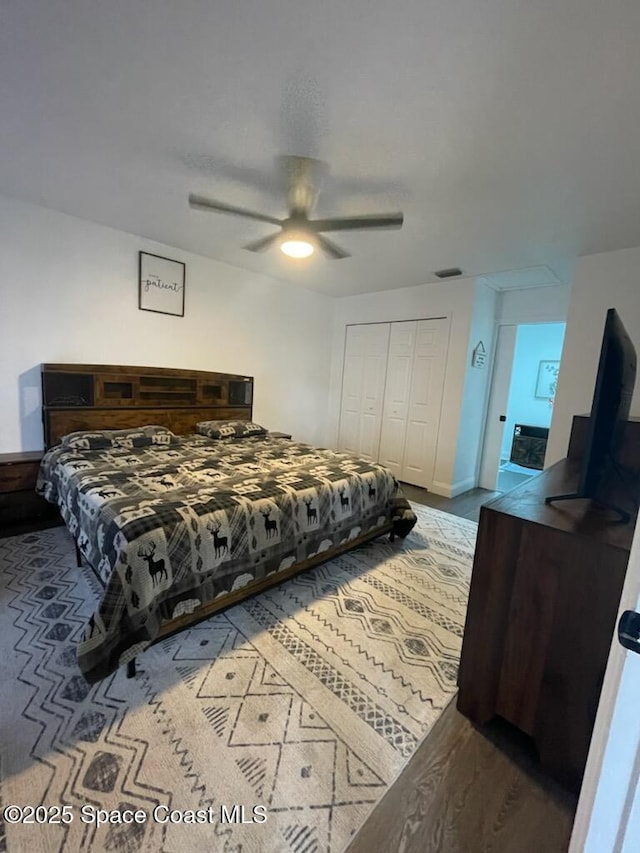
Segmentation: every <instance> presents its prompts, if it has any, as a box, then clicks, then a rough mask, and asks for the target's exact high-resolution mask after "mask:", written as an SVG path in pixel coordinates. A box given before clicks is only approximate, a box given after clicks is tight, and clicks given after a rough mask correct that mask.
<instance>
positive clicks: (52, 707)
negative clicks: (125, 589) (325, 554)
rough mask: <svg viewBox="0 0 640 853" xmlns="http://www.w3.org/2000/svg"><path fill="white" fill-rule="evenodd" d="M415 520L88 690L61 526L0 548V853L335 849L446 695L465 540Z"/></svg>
mask: <svg viewBox="0 0 640 853" xmlns="http://www.w3.org/2000/svg"><path fill="white" fill-rule="evenodd" d="M413 508H414V510H415V511H416V514H417V516H418V523H417V525H416V526H415V527H414V529H413V531H412V532H411V534H410V535H409V536H408V537H407V538H406V539H405V540H404V541H402V540H400V541H399V540H396V542H395V543H390V542H389V541H388V539H386V538H384V539H379V540H377V541H375V542H372V543H368V544H366V545H364V546H363V547H361V548H359V549H358V550H356V551H353V552H351V553H349V554H344V555H342V556H340V557H337V558H335V559H334V560H332V561H330V562H329V563H326V564H325V565H322V566H319V567H317V568H315V569H312V570H310V571H308V572H306V573H304V574H302V575H299V576H298V577H296V578H293V579H291V580H289V581H286V582H285V583H283V584H281V585H280V586H279V587H276V588H274V589H271V590H267V591H266V592H263V593H261V594H259V595H258V596H255V597H254V598H251V599H248V600H246V601H244V602H243V603H241V604H238V605H235V606H234V607H232V608H230V609H228V610H227V611H225V612H224V613H220V614H217V615H215V616H212V617H211V618H209V619H208V620H207V621H206V622H202V623H200V624H199V625H198V626H195V627H193V628H190V629H187V630H185V631H183V632H182V633H180V634H178V635H176V636H174V637H171V638H168V639H167V640H165V641H163V642H161V643H159V644H158V645H156V646H154V647H152V648H150V649H149V650H147V651H146V652H145V653H144V654H143V655H141V656H140V657H139V658H138V670H139V671H138V673H137V675H136V677H135V678H134V679H127V678H126V674H125V672H124V671H118V672H117V673H116V674H115V675H111V676H109V677H108V678H106V679H105V680H104V681H102V682H100V683H99V684H96V685H93V686H90V685H88V684H87V683H86V682H85V681H84V679H83V677H82V675H81V674H80V671H79V670H78V668H77V664H76V660H75V643H76V642H77V640H78V639H79V637H80V635H81V632H82V628H83V625H84V624H85V622H86V620H87V618H88V616H89V615H90V613H91V602H92V600H93V598H94V596H95V594H96V590H95V588H94V586H93V584H94V583H95V581H94V580H93V578H92V575H91V573H90V571H89V570H80V569H78V568H76V566H75V555H74V549H73V545H72V541H71V538H70V536H69V534H68V533H67V531H66V529H65V528H55V529H52V530H45V531H42V532H38V533H31V534H28V535H24V536H17V537H11V538H8V539H2V540H0V649H1V661H0V679H1V680H0V685H1V688H0V691H1V694H2V695H1V702H0V738H1V752H0V782H1V785H0V799H1V802H0V808H1V809H2V811H3V814H4V824H3V825H2V826H0V851H4V850H8V851H9V853H13V851H27V850H28V851H74V852H75V851H79V850H80V849H83V848H85V847H87V848H90V849H91V850H92V851H96V850H98V851H102V850H104V851H118V853H134V851H167V853H173V851H176V853H178V851H180V852H181V851H207V853H209V851H213V853H268V851H273V853H276V851H277V853H283V851H285V852H286V851H290V853H314V851H318V853H320V851H322V853H338V851H342V850H344V848H345V847H346V846H347V844H348V843H349V841H350V840H351V838H352V837H353V835H354V834H355V832H356V831H357V830H358V829H359V827H360V826H361V825H362V824H363V822H364V820H365V818H366V817H367V815H368V814H369V812H370V811H371V810H372V808H373V807H374V806H375V804H376V803H377V802H378V801H379V800H380V798H381V797H382V796H383V794H384V793H385V791H386V790H387V788H388V787H389V785H391V784H392V783H393V781H394V779H396V777H397V776H398V774H399V773H400V772H401V771H402V769H403V767H405V765H406V764H407V762H408V760H409V758H410V756H411V755H412V753H413V752H414V751H415V749H416V747H417V746H418V744H419V743H420V742H421V740H422V739H423V738H424V737H425V735H426V734H427V732H428V731H429V729H430V728H431V726H432V725H433V723H434V722H435V720H436V719H437V718H438V716H439V715H440V714H441V713H442V711H443V709H444V708H445V707H446V705H447V704H448V702H449V701H450V699H451V698H452V696H453V695H454V693H455V691H456V674H457V667H458V660H459V655H460V647H461V639H462V630H463V626H464V617H465V609H466V603H467V595H468V587H469V578H470V574H471V563H472V557H473V549H474V546H475V536H476V525H475V524H474V523H473V522H470V521H466V520H464V519H461V518H457V517H455V516H452V515H448V514H445V513H442V512H439V511H437V510H433V509H430V508H428V507H423V506H419V505H415V504H414V505H413ZM10 806H15V808H9V807H10Z"/></svg>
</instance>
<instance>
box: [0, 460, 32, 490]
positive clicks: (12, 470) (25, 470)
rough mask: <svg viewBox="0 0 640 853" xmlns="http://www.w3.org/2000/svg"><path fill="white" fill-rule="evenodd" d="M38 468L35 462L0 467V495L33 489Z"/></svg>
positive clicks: (14, 463)
mask: <svg viewBox="0 0 640 853" xmlns="http://www.w3.org/2000/svg"><path fill="white" fill-rule="evenodd" d="M39 468H40V463H39V462H37V461H28V462H13V463H11V464H8V465H0V493H2V492H22V491H27V490H31V489H35V487H36V480H37V479H38V469H39Z"/></svg>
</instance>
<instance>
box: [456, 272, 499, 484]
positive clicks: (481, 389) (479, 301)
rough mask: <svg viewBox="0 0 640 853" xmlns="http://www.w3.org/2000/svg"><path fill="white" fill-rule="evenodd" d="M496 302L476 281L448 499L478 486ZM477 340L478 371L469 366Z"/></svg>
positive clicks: (488, 290) (493, 293) (487, 290)
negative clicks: (481, 351)
mask: <svg viewBox="0 0 640 853" xmlns="http://www.w3.org/2000/svg"><path fill="white" fill-rule="evenodd" d="M497 303H498V298H497V294H496V292H495V291H494V290H491V289H490V288H488V287H486V286H485V285H483V284H482V283H481V282H480V281H476V284H475V295H474V301H473V313H472V316H471V324H470V327H469V340H468V344H467V360H466V375H465V382H464V391H463V394H462V406H461V409H460V430H459V433H458V447H457V452H456V463H455V469H454V476H453V483H452V489H451V496H455V495H459V494H461V493H462V492H466V491H467V490H468V489H473V488H474V486H476V485H477V483H478V472H479V468H480V455H481V451H482V440H483V438H484V431H485V420H486V413H487V404H488V396H489V381H490V379H491V353H492V352H493V350H494V335H495V330H496V323H495V317H496V309H497ZM479 341H482V343H483V345H484V348H485V351H486V360H485V364H484V367H482V368H480V367H477V366H476V367H473V366H472V364H471V360H472V356H473V350H474V349H475V347H476V346H477V345H478V342H479Z"/></svg>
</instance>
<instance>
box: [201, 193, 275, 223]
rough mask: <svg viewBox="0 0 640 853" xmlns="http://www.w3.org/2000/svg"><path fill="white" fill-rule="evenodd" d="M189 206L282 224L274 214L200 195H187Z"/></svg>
mask: <svg viewBox="0 0 640 853" xmlns="http://www.w3.org/2000/svg"><path fill="white" fill-rule="evenodd" d="M189 206H190V207H193V208H195V209H196V210H212V211H213V212H214V213H230V214H232V215H233V216H245V217H246V218H247V219H257V220H258V221H259V222H270V223H271V224H272V225H282V222H283V220H282V219H276V218H275V216H267V215H266V214H264V213H256V211H254V210H246V209H245V208H244V207H235V206H234V205H233V204H225V202H223V201H215V200H214V199H211V198H204V196H201V195H193V194H191V195H190V196H189Z"/></svg>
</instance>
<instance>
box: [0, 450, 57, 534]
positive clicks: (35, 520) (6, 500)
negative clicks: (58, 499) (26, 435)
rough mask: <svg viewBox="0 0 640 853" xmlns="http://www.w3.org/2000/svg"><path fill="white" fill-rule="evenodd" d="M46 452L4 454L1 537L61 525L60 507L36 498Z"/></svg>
mask: <svg viewBox="0 0 640 853" xmlns="http://www.w3.org/2000/svg"><path fill="white" fill-rule="evenodd" d="M41 459H42V451H41V450H34V451H26V452H23V453H1V454H0V536H12V535H14V534H17V533H27V532H28V531H30V530H39V529H41V528H43V527H52V526H54V525H56V524H61V523H62V521H61V519H60V513H59V512H58V509H57V507H55V506H53V504H50V503H47V501H45V500H44V498H41V497H40V496H39V495H37V494H36V492H35V488H36V480H37V478H38V469H39V467H40V460H41Z"/></svg>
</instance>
